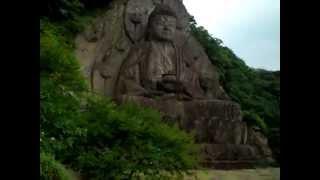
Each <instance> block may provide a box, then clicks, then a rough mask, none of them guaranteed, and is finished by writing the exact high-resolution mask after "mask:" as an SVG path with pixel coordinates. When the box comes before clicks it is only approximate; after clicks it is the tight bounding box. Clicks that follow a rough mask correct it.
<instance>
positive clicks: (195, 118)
mask: <svg viewBox="0 0 320 180" xmlns="http://www.w3.org/2000/svg"><path fill="white" fill-rule="evenodd" d="M118 100H119V101H120V102H121V103H124V102H130V101H132V102H135V103H138V104H140V105H143V106H147V107H152V108H155V109H157V110H159V111H160V112H162V114H163V118H164V120H166V121H172V122H176V123H178V124H179V126H180V128H182V129H184V130H185V131H187V132H193V133H195V136H196V141H197V143H199V144H201V147H202V148H201V152H202V158H203V162H206V163H209V164H210V163H214V162H217V161H224V162H225V161H228V162H242V161H250V162H251V161H256V160H258V159H263V158H264V156H271V154H270V153H269V152H270V151H269V148H268V145H267V142H265V141H263V140H261V137H262V136H258V134H257V133H255V132H254V131H253V130H251V129H248V127H247V125H246V123H244V122H242V119H241V111H240V107H239V105H238V104H236V103H234V102H231V101H223V100H192V101H178V100H176V99H175V98H174V97H172V98H169V99H165V98H163V99H160V98H159V99H151V98H147V97H142V96H127V95H124V96H121V98H120V99H118ZM263 144H265V146H264V145H263ZM261 147H265V148H263V149H261Z"/></svg>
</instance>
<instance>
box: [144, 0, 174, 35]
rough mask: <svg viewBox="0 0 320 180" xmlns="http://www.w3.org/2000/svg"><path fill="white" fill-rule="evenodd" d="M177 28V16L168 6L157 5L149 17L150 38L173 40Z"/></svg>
mask: <svg viewBox="0 0 320 180" xmlns="http://www.w3.org/2000/svg"><path fill="white" fill-rule="evenodd" d="M176 28H177V16H176V14H175V12H174V11H173V10H172V9H170V8H169V7H168V6H164V5H161V6H157V7H156V8H155V9H154V10H153V12H152V13H151V15H150V17H149V25H148V31H149V39H153V40H158V41H173V39H174V36H175V32H176Z"/></svg>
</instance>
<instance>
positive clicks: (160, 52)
mask: <svg viewBox="0 0 320 180" xmlns="http://www.w3.org/2000/svg"><path fill="white" fill-rule="evenodd" d="M147 61H148V65H147V69H148V70H147V72H148V74H149V75H150V76H157V77H159V78H160V77H162V75H164V74H175V73H176V55H175V50H174V48H173V47H171V46H153V47H152V49H151V51H150V54H149V57H148V60H147Z"/></svg>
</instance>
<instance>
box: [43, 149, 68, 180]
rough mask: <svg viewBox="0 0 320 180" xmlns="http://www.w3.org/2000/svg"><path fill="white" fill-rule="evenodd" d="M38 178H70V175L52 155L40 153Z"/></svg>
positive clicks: (63, 179) (48, 179)
mask: <svg viewBox="0 0 320 180" xmlns="http://www.w3.org/2000/svg"><path fill="white" fill-rule="evenodd" d="M40 179H41V180H71V176H70V174H69V172H68V171H67V170H66V168H65V167H64V166H63V165H62V164H60V163H59V162H57V161H56V160H55V159H54V158H53V156H51V155H49V154H46V153H40Z"/></svg>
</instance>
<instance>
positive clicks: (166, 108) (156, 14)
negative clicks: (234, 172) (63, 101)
mask: <svg viewBox="0 0 320 180" xmlns="http://www.w3.org/2000/svg"><path fill="white" fill-rule="evenodd" d="M189 18H190V15H189V14H188V12H187V11H186V9H185V7H184V5H183V3H182V1H180V0H122V1H115V2H114V4H113V7H112V8H111V9H110V10H108V11H107V12H106V13H105V15H102V16H100V17H99V18H97V19H96V21H95V22H94V23H93V24H92V26H90V27H88V28H87V30H86V31H85V32H83V33H81V34H79V35H78V37H77V39H76V44H77V51H76V55H77V57H78V59H79V60H80V63H81V64H82V67H83V71H84V73H85V74H86V77H87V78H88V81H89V82H90V84H91V88H92V90H93V91H95V92H96V93H99V94H102V95H106V96H110V97H113V98H114V99H115V100H117V101H118V102H119V103H123V102H126V101H134V102H136V103H138V104H141V105H144V106H150V107H153V108H155V109H158V110H159V111H160V112H162V113H163V118H164V120H165V121H173V122H177V123H178V124H179V126H180V127H181V128H182V129H184V130H186V131H188V132H194V133H195V136H196V140H197V142H198V143H199V144H202V146H203V148H202V152H203V158H204V160H205V161H206V162H207V161H217V160H233V161H237V160H239V161H240V160H259V159H263V158H266V157H270V156H271V154H270V149H269V147H268V142H267V140H266V138H265V137H263V136H262V135H261V133H259V132H256V131H254V130H252V129H251V128H248V127H247V125H246V124H245V123H244V122H243V121H242V117H241V109H240V106H239V105H238V104H236V103H234V102H232V101H231V100H230V98H229V97H228V95H227V94H226V93H225V92H224V90H223V88H222V87H221V86H220V84H219V77H218V73H217V71H216V70H215V67H214V65H213V64H211V62H210V60H209V58H208V57H207V55H206V53H205V51H204V50H203V48H202V47H201V45H200V44H199V42H197V40H196V39H195V38H194V37H192V36H191V35H190V33H189V31H188V30H189V26H188V21H189Z"/></svg>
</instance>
